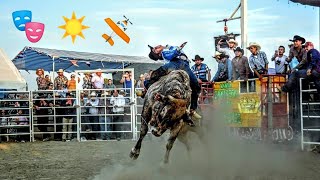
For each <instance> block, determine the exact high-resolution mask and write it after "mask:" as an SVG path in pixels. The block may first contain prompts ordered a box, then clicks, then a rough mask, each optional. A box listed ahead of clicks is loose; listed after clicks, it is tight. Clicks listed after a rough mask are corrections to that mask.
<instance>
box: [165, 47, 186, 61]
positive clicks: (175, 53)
mask: <svg viewBox="0 0 320 180" xmlns="http://www.w3.org/2000/svg"><path fill="white" fill-rule="evenodd" d="M161 53H162V58H163V59H164V61H165V63H169V62H170V61H171V60H174V59H175V58H179V59H182V60H187V61H188V58H187V57H186V56H185V55H184V53H183V51H182V50H181V48H180V47H179V46H170V45H167V46H166V47H165V48H164V49H163V50H162V52H161ZM182 56H183V57H182Z"/></svg>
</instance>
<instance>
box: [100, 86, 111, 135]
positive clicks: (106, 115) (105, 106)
mask: <svg viewBox="0 0 320 180" xmlns="http://www.w3.org/2000/svg"><path fill="white" fill-rule="evenodd" d="M107 95H109V94H108V93H107V92H105V93H103V94H102V95H101V97H102V99H100V101H99V106H100V107H99V108H98V112H99V124H100V131H101V133H100V134H101V135H100V138H101V139H102V140H107V139H108V140H110V139H111V136H110V133H107V132H106V131H112V129H111V124H110V123H111V116H110V114H111V110H110V107H109V106H110V98H107V97H106V96H107Z"/></svg>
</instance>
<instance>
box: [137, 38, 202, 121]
mask: <svg viewBox="0 0 320 180" xmlns="http://www.w3.org/2000/svg"><path fill="white" fill-rule="evenodd" d="M184 45H185V43H184V44H183V45H182V46H180V47H177V46H169V45H167V46H162V45H158V46H155V47H151V46H149V47H150V53H149V58H150V59H152V60H155V61H157V60H165V61H166V63H165V64H164V65H163V66H161V67H160V68H158V69H156V70H154V71H153V72H152V74H151V77H150V80H149V81H145V88H146V89H148V88H149V87H150V86H151V85H152V84H153V83H155V82H156V81H158V80H159V79H160V78H161V77H162V76H165V75H167V74H169V73H170V72H171V71H173V70H184V71H186V72H187V74H188V75H189V78H190V86H191V90H192V93H191V105H190V116H191V117H193V118H195V119H200V118H201V116H200V115H199V114H197V113H196V109H197V107H198V97H199V93H200V90H201V88H200V85H199V83H198V80H197V78H196V76H195V75H194V74H193V72H192V71H191V69H190V66H189V60H188V57H187V56H186V55H185V54H184V53H183V52H182V51H181V49H182V48H183V46H184ZM145 92H146V91H145ZM145 92H144V93H145ZM142 97H143V96H142ZM186 122H188V123H189V125H191V126H194V123H193V121H192V120H191V119H190V120H186Z"/></svg>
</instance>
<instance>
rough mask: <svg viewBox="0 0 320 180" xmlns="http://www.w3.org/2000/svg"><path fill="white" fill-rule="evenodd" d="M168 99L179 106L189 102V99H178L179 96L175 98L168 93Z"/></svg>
mask: <svg viewBox="0 0 320 180" xmlns="http://www.w3.org/2000/svg"><path fill="white" fill-rule="evenodd" d="M168 99H169V101H170V102H173V103H174V104H177V105H179V106H184V105H186V104H187V100H185V99H177V98H174V97H173V96H171V95H168Z"/></svg>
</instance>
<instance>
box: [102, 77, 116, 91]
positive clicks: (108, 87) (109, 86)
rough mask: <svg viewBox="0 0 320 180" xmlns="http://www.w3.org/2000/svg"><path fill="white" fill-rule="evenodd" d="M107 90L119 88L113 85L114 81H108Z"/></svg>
mask: <svg viewBox="0 0 320 180" xmlns="http://www.w3.org/2000/svg"><path fill="white" fill-rule="evenodd" d="M104 88H105V89H115V88H117V87H116V85H114V84H113V82H112V79H108V84H105V86H104Z"/></svg>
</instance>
